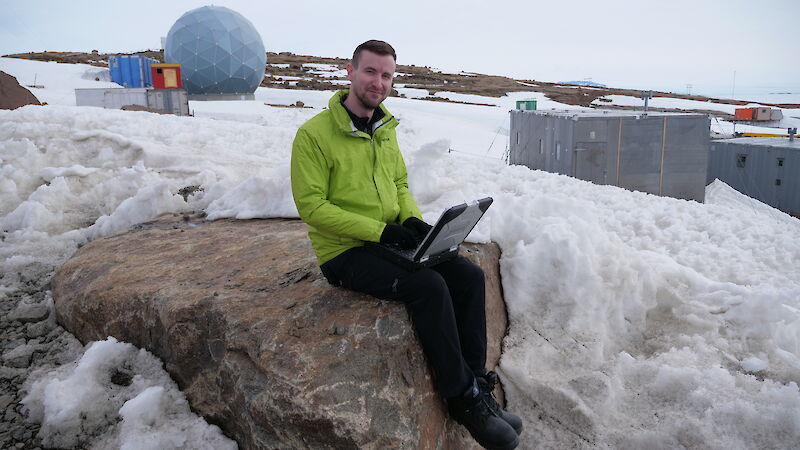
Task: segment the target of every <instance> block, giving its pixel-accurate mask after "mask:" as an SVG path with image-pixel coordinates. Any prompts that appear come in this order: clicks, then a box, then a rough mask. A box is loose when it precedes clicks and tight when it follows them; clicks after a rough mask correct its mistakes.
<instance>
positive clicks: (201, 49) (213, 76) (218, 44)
mask: <svg viewBox="0 0 800 450" xmlns="http://www.w3.org/2000/svg"><path fill="white" fill-rule="evenodd" d="M164 62H165V63H178V64H180V65H181V78H183V86H184V88H185V89H186V90H187V91H188V93H189V94H252V93H253V92H255V90H256V88H257V87H258V85H259V84H261V80H263V79H264V70H265V68H266V65H267V54H266V51H265V50H264V43H263V41H262V40H261V36H260V35H259V34H258V31H256V29H255V27H254V26H253V24H252V23H250V21H249V20H247V19H245V18H244V16H242V15H241V14H239V13H237V12H236V11H233V10H231V9H228V8H225V7H222V6H203V7H201V8H197V9H193V10H191V11H189V12H187V13H185V14H184V15H182V16H181V17H180V18H179V19H178V20H177V21H176V22H175V24H174V25H173V26H172V28H170V30H169V33H168V34H167V40H166V42H165V44H164Z"/></svg>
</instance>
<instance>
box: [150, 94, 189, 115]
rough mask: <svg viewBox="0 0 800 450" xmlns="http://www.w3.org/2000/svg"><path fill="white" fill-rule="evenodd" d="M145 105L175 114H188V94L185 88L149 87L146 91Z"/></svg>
mask: <svg viewBox="0 0 800 450" xmlns="http://www.w3.org/2000/svg"><path fill="white" fill-rule="evenodd" d="M147 107H148V108H151V109H157V110H159V111H166V112H168V113H172V114H175V115H176V116H188V115H189V95H188V94H187V92H186V90H185V89H151V90H149V91H147Z"/></svg>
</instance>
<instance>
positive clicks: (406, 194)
mask: <svg viewBox="0 0 800 450" xmlns="http://www.w3.org/2000/svg"><path fill="white" fill-rule="evenodd" d="M395 167H396V169H395V178H394V185H395V187H397V203H398V204H399V205H400V217H399V218H400V223H401V224H402V223H403V222H405V221H406V219H408V218H409V217H416V218H417V219H420V220H421V219H422V213H420V212H419V207H418V206H417V202H415V201H414V197H412V196H411V192H410V191H409V190H408V171H407V169H406V163H405V161H403V154H402V153H400V150H399V148H398V150H397V164H396V166H395Z"/></svg>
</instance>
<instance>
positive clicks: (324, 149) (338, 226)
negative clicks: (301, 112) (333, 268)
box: [291, 90, 422, 265]
mask: <svg viewBox="0 0 800 450" xmlns="http://www.w3.org/2000/svg"><path fill="white" fill-rule="evenodd" d="M347 93H348V91H347V90H343V91H339V92H337V93H336V94H334V95H333V97H331V99H330V101H329V102H328V109H326V110H324V111H322V112H321V113H319V114H317V115H316V116H314V117H313V118H311V119H310V120H309V121H308V122H306V123H305V124H303V126H301V127H300V129H299V130H297V135H296V136H295V138H294V143H293V144H292V166H291V178H292V196H293V197H294V203H295V205H297V211H298V212H299V213H300V218H302V219H303V220H304V221H305V222H306V224H308V237H309V238H310V239H311V245H312V247H313V248H314V252H315V253H316V254H317V261H318V262H319V264H320V265H322V264H323V263H325V262H327V261H329V260H331V259H333V258H334V257H336V256H338V255H339V254H341V253H342V252H344V251H345V250H347V249H349V248H352V247H358V246H361V245H364V241H373V242H377V241H379V240H380V237H381V233H382V232H383V229H384V227H385V226H386V224H401V223H403V222H404V221H405V220H406V219H408V218H409V217H412V216H413V217H417V218H422V215H421V214H420V212H419V207H417V204H416V202H414V199H413V198H412V197H411V193H410V192H409V191H408V174H407V172H406V165H405V162H404V161H403V155H402V154H401V153H400V147H399V146H398V145H397V136H396V135H395V127H396V126H397V123H398V122H397V119H395V118H394V117H393V116H392V115H391V114H390V113H389V111H388V110H386V107H385V106H383V105H380V108H381V109H383V112H384V114H385V115H384V117H383V118H382V119H381V120H380V121H378V122H376V123H375V125H374V126H373V133H372V136H369V135H368V134H366V133H364V132H361V131H357V130H356V129H355V127H354V126H353V124H352V123H351V121H350V116H349V115H348V114H347V111H346V110H345V109H344V106H342V100H343V99H344V98H346V96H347Z"/></svg>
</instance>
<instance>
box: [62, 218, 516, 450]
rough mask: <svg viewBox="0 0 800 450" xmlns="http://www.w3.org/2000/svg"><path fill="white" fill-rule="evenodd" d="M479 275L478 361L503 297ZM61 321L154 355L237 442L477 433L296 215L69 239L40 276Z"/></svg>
mask: <svg viewBox="0 0 800 450" xmlns="http://www.w3.org/2000/svg"><path fill="white" fill-rule="evenodd" d="M462 253H463V254H465V255H466V256H467V257H469V258H470V259H472V260H473V261H475V262H477V263H478V264H480V265H481V267H482V268H483V269H484V271H485V272H486V274H487V327H488V331H487V335H488V336H487V338H488V342H489V347H490V349H489V354H488V355H487V356H488V363H487V364H488V365H489V367H490V368H491V367H493V366H494V365H495V364H496V363H497V360H498V358H499V355H500V343H501V341H502V338H503V336H504V335H505V331H506V315H505V314H506V312H505V305H504V303H503V301H502V293H501V291H500V281H499V267H498V260H499V249H498V248H497V246H496V245H494V244H489V245H465V246H462ZM52 289H53V297H54V300H55V310H56V315H57V318H58V321H59V323H61V324H62V325H63V326H64V328H66V329H67V330H69V331H70V332H72V333H73V334H75V336H76V337H78V339H80V340H81V341H83V342H87V341H91V340H99V339H104V338H106V337H107V336H114V337H116V338H118V339H120V340H123V341H126V342H130V343H132V344H134V345H137V346H139V347H142V348H146V349H148V350H150V351H151V352H153V353H154V354H155V355H157V356H159V357H160V358H161V359H162V360H163V361H164V363H165V366H166V369H167V371H168V372H169V373H170V374H171V375H172V377H173V378H174V379H175V380H176V381H177V382H178V384H179V386H180V387H181V389H182V390H183V391H184V393H185V394H186V396H187V399H188V400H189V402H190V403H191V405H192V407H193V409H194V410H195V411H196V412H198V413H199V414H201V415H202V416H204V417H205V418H206V420H208V421H209V422H211V423H215V424H217V425H219V426H220V427H221V428H222V429H223V430H224V431H225V433H226V434H227V435H228V436H230V437H232V438H234V439H235V440H236V441H237V442H238V443H239V446H240V447H241V448H244V449H251V448H337V449H339V448H451V449H462V448H478V447H477V444H475V442H474V441H473V440H472V439H471V438H470V436H469V434H468V433H467V432H466V431H465V430H464V429H463V427H461V426H459V425H458V424H456V423H455V422H453V421H452V420H449V419H448V418H447V415H446V412H445V408H444V404H443V402H442V401H441V400H440V399H439V397H438V395H437V394H436V393H435V391H434V389H433V383H432V380H431V377H430V372H429V370H428V366H427V363H426V361H425V358H424V355H423V353H422V350H421V348H420V346H419V344H418V341H417V339H416V336H415V335H414V331H413V329H412V328H411V325H410V322H409V320H408V317H407V314H406V312H405V309H404V307H403V306H402V305H401V304H399V303H395V302H391V301H380V300H377V299H375V298H373V297H370V296H367V295H363V294H359V293H355V292H352V291H348V290H345V289H341V288H334V287H332V286H330V285H329V284H328V283H327V282H326V281H325V279H324V278H323V277H322V274H321V272H320V271H319V268H318V267H317V265H316V261H315V259H314V254H313V252H312V250H311V247H310V242H309V241H308V238H307V236H306V228H305V225H304V224H303V223H302V222H300V221H298V220H289V219H274V220H248V221H243V220H218V221H215V222H204V221H203V220H202V219H200V218H190V217H188V216H183V217H180V216H165V217H162V218H160V219H158V220H156V221H153V222H149V223H145V224H142V225H139V226H137V227H134V228H133V229H131V230H129V231H127V232H125V233H122V234H118V235H115V236H110V237H107V238H103V239H99V240H97V241H94V242H92V243H90V244H87V245H86V246H84V247H83V248H81V249H80V250H79V251H78V252H77V253H76V254H75V255H74V256H73V257H72V258H71V259H70V260H69V261H67V263H66V264H64V265H63V266H62V267H61V268H60V269H59V271H58V273H57V274H56V275H55V276H54V277H53V280H52Z"/></svg>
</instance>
